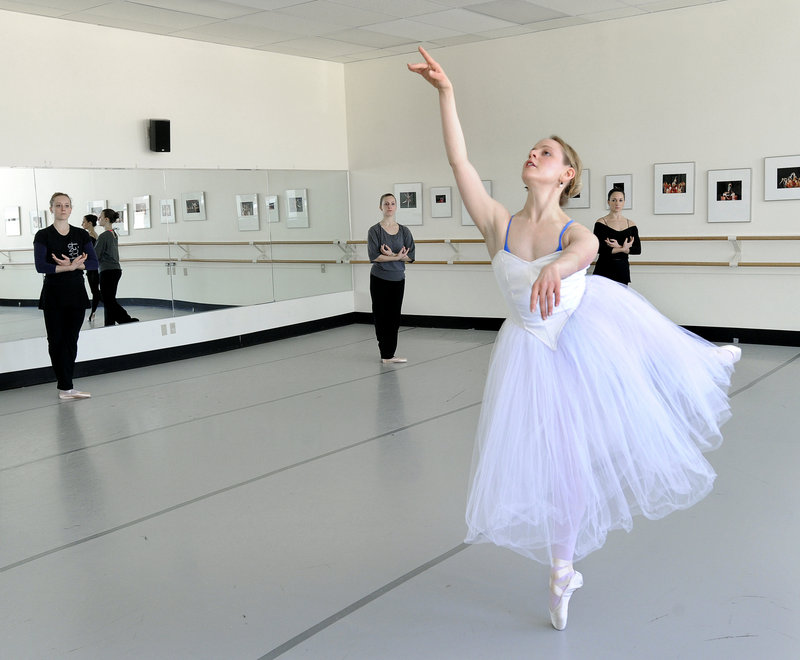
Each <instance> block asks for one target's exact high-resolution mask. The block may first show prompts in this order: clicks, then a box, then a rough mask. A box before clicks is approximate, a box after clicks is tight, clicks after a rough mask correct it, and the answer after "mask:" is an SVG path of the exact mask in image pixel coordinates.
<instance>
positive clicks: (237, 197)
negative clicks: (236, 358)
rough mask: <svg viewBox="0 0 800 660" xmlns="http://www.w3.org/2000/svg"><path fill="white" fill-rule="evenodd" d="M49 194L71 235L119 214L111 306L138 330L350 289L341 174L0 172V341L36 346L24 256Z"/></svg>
mask: <svg viewBox="0 0 800 660" xmlns="http://www.w3.org/2000/svg"><path fill="white" fill-rule="evenodd" d="M56 191H60V192H65V193H68V194H69V195H70V196H71V197H72V202H73V212H72V216H71V218H70V223H71V224H73V225H75V226H80V224H81V220H82V218H83V216H84V215H85V214H86V213H89V212H91V209H93V208H97V207H98V206H105V207H108V208H112V209H115V210H118V211H119V212H120V213H121V215H122V218H123V222H122V223H119V224H117V225H115V227H116V228H117V231H118V233H119V234H120V238H119V246H120V258H121V262H122V269H123V277H122V280H121V281H120V285H119V289H118V292H117V296H118V299H119V300H120V302H121V303H122V304H123V306H125V307H126V309H128V311H129V312H130V313H131V314H132V315H133V316H136V317H138V318H139V319H141V320H143V321H145V320H153V319H161V318H167V317H172V316H178V315H184V314H196V313H202V312H205V311H210V310H215V309H220V308H224V307H232V306H240V305H254V304H263V303H269V302H274V301H280V300H288V299H292V298H302V297H308V296H314V295H320V294H325V293H335V292H341V291H349V290H352V287H353V284H352V271H351V267H350V265H349V264H348V263H347V258H346V257H347V252H346V241H347V240H348V239H349V238H350V217H349V186H348V176H347V172H345V171H310V170H155V169H154V170H146V169H48V168H0V212H2V213H3V224H4V227H3V229H2V230H0V315H2V322H0V341H11V340H17V339H26V338H30V337H39V336H43V335H44V322H43V320H42V315H41V312H39V311H38V309H37V308H36V304H37V301H38V298H39V292H40V290H41V286H42V276H41V275H39V274H38V273H36V271H35V268H34V265H33V247H32V244H33V237H34V235H35V233H36V231H37V229H38V228H40V227H42V226H44V225H46V224H51V223H52V217H51V214H50V212H49V209H48V204H49V200H50V196H51V195H52V194H53V193H54V192H56ZM100 231H102V230H101V229H100V228H99V227H98V233H99V232H100ZM87 290H88V289H87ZM87 319H88V314H87ZM102 319H103V310H102V308H101V309H99V310H98V313H97V317H96V319H95V322H94V325H95V326H96V327H102V325H103V320H102ZM85 329H87V330H91V327H90V326H89V324H88V321H87V325H86V326H85Z"/></svg>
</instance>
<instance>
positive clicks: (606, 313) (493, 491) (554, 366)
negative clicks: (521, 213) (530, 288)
mask: <svg viewBox="0 0 800 660" xmlns="http://www.w3.org/2000/svg"><path fill="white" fill-rule="evenodd" d="M732 372H733V364H732V360H731V359H730V357H729V354H728V353H726V352H725V351H720V350H719V349H718V348H717V347H716V346H714V345H713V344H711V343H709V342H707V341H705V340H704V339H701V338H700V337H698V336H696V335H694V334H692V333H690V332H688V331H686V330H684V329H683V328H681V327H679V326H677V325H675V324H674V323H672V322H671V321H670V320H669V319H667V318H665V317H664V316H662V315H661V314H660V313H659V312H658V311H657V310H656V309H655V308H653V307H652V305H650V303H648V302H647V301H646V300H645V299H644V298H642V297H641V296H640V295H639V294H637V293H636V292H634V291H633V290H631V289H628V288H627V287H624V286H622V285H620V284H617V283H616V282H612V281H611V280H608V279H606V278H603V277H599V276H588V277H587V278H586V292H585V294H584V296H583V299H582V300H581V302H580V304H579V305H578V307H577V309H576V310H575V312H574V313H573V314H572V316H571V317H570V319H569V321H568V322H567V323H566V325H565V327H564V329H563V331H562V332H561V335H560V336H559V338H558V344H557V347H556V349H555V350H552V349H551V348H549V347H548V346H547V345H546V344H545V343H544V342H542V341H541V340H539V339H537V338H536V337H535V336H533V335H532V334H531V333H529V332H527V331H526V330H524V329H523V328H521V327H520V326H519V325H516V324H515V323H513V322H512V321H506V322H505V323H504V325H503V327H502V328H501V330H500V333H499V334H498V337H497V340H496V343H495V346H494V350H493V353H492V359H491V364H490V367H489V374H488V377H487V381H486V388H485V392H484V398H483V408H482V410H481V417H480V422H479V425H478V431H477V438H476V446H475V454H474V458H473V465H472V485H471V488H470V492H469V498H468V503H467V516H466V518H467V526H468V528H469V531H468V535H467V538H466V541H467V542H468V543H481V542H491V543H494V544H496V545H499V546H503V547H507V548H509V549H511V550H514V551H515V552H518V553H520V554H522V555H525V556H526V557H530V558H531V559H535V560H537V561H541V562H543V563H550V562H551V560H552V558H553V554H554V553H555V554H558V553H559V550H558V548H561V547H563V548H567V549H571V548H572V547H573V546H574V559H575V560H577V559H581V558H582V557H585V556H586V555H588V554H589V553H590V552H592V551H594V550H597V549H598V548H600V547H601V546H602V545H603V543H604V542H605V539H606V535H607V534H608V532H609V530H613V529H624V530H630V529H631V527H632V522H633V521H632V519H633V516H634V515H636V514H642V515H644V516H646V517H647V518H650V519H656V518H661V517H663V516H665V515H667V514H668V513H670V512H672V511H674V510H676V509H685V508H687V507H690V506H692V505H693V504H694V503H695V502H697V501H699V500H700V499H702V498H703V497H705V496H706V495H707V494H708V493H709V491H710V490H711V488H712V485H713V482H714V478H715V477H716V474H715V472H714V470H713V468H712V467H711V465H710V464H709V463H708V462H707V461H706V460H705V458H704V457H703V455H702V452H703V451H707V450H711V449H715V448H716V447H717V446H719V444H720V443H721V442H722V437H721V435H720V430H719V429H720V426H721V425H722V424H723V423H724V422H725V421H726V420H727V419H728V418H729V417H730V408H729V404H728V396H727V389H728V387H729V385H730V378H731V374H732ZM554 548H556V550H553V549H554ZM559 558H562V559H570V557H559Z"/></svg>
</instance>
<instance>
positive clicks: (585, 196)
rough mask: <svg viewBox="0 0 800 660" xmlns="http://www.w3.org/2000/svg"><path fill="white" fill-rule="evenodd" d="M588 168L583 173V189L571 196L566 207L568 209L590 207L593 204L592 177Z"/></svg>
mask: <svg viewBox="0 0 800 660" xmlns="http://www.w3.org/2000/svg"><path fill="white" fill-rule="evenodd" d="M589 175H590V172H589V170H588V169H585V168H584V170H583V173H582V174H581V184H582V185H581V191H580V192H579V193H578V194H577V195H575V196H574V197H570V198H569V199H568V200H567V203H566V204H565V205H564V208H567V209H588V208H589V206H590V205H591V202H590V200H591V193H590V191H591V177H590V176H589Z"/></svg>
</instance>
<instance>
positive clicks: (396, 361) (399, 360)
mask: <svg viewBox="0 0 800 660" xmlns="http://www.w3.org/2000/svg"><path fill="white" fill-rule="evenodd" d="M381 362H383V364H402V363H404V362H408V360H407V359H406V358H401V357H390V358H381Z"/></svg>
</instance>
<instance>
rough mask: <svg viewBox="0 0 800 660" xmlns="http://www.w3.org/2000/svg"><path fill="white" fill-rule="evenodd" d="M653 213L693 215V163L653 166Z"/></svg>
mask: <svg viewBox="0 0 800 660" xmlns="http://www.w3.org/2000/svg"><path fill="white" fill-rule="evenodd" d="M653 200H654V201H653V213H655V214H656V215H673V214H674V215H678V214H681V213H690V214H691V213H694V163H656V164H655V165H654V166H653Z"/></svg>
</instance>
